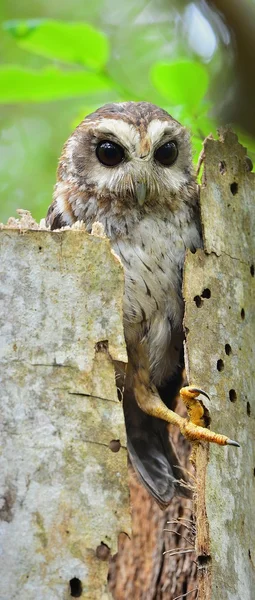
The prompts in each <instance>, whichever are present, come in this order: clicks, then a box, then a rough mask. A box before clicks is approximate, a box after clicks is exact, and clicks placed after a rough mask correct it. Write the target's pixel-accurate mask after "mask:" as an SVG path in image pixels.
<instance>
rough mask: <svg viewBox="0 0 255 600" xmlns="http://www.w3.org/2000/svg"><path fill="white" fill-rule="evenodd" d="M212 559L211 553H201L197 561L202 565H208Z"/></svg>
mask: <svg viewBox="0 0 255 600" xmlns="http://www.w3.org/2000/svg"><path fill="white" fill-rule="evenodd" d="M211 560H212V558H211V556H210V554H200V556H198V557H197V562H198V564H199V566H200V567H206V566H207V565H209V564H210V562H211Z"/></svg>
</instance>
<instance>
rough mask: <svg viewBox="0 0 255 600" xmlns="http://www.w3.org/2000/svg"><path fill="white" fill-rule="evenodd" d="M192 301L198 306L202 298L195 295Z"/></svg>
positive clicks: (201, 302) (200, 304)
mask: <svg viewBox="0 0 255 600" xmlns="http://www.w3.org/2000/svg"><path fill="white" fill-rule="evenodd" d="M194 302H195V304H196V306H197V308H200V306H202V304H203V300H202V298H200V296H195V297H194Z"/></svg>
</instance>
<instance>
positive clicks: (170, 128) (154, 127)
mask: <svg viewBox="0 0 255 600" xmlns="http://www.w3.org/2000/svg"><path fill="white" fill-rule="evenodd" d="M176 126H178V123H176V122H175V121H174V120H173V122H172V123H171V122H167V121H160V119H153V121H151V123H149V125H148V136H149V138H150V141H151V145H152V146H153V145H154V144H156V142H158V141H159V140H160V139H161V138H162V137H163V136H164V135H165V134H166V135H167V134H169V135H170V136H171V135H173V137H174V136H175V135H176V129H177V127H176Z"/></svg>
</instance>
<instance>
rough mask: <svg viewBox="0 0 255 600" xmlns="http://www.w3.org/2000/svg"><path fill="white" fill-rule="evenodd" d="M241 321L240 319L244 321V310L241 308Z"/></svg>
mask: <svg viewBox="0 0 255 600" xmlns="http://www.w3.org/2000/svg"><path fill="white" fill-rule="evenodd" d="M241 319H242V321H244V319H245V310H244V308H242V310H241Z"/></svg>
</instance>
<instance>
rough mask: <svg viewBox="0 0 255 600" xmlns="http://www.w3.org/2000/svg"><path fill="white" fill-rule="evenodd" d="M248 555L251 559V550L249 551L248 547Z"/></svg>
mask: <svg viewBox="0 0 255 600" xmlns="http://www.w3.org/2000/svg"><path fill="white" fill-rule="evenodd" d="M248 556H249V559H250V560H251V551H250V548H249V550H248Z"/></svg>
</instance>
